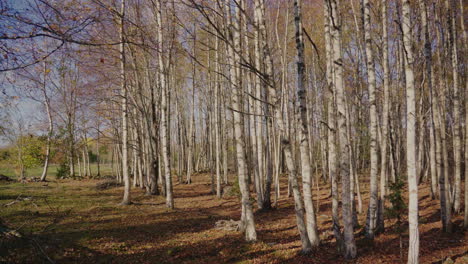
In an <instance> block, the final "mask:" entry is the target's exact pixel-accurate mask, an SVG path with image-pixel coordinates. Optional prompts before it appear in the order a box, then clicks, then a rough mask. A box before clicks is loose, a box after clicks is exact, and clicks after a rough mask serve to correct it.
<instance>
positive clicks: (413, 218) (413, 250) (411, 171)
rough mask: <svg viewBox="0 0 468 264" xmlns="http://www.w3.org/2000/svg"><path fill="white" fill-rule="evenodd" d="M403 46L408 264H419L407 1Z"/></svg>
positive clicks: (412, 81)
mask: <svg viewBox="0 0 468 264" xmlns="http://www.w3.org/2000/svg"><path fill="white" fill-rule="evenodd" d="M402 11H403V18H402V28H403V45H404V49H405V55H406V56H405V60H404V61H405V76H406V78H405V79H406V168H407V174H408V192H409V205H408V211H409V212H408V221H409V246H408V264H416V263H419V230H418V183H417V171H416V97H415V87H414V74H413V63H414V61H413V50H412V47H411V46H412V44H411V43H412V36H411V17H410V15H411V7H410V2H409V0H404V1H403V7H402Z"/></svg>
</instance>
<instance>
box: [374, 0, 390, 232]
mask: <svg viewBox="0 0 468 264" xmlns="http://www.w3.org/2000/svg"><path fill="white" fill-rule="evenodd" d="M381 5H382V38H383V47H382V48H383V52H382V53H383V54H382V65H383V71H384V76H383V90H384V91H383V93H384V98H383V110H382V138H381V141H380V142H381V144H380V146H381V147H380V151H381V152H380V159H381V164H380V201H379V210H378V212H379V215H378V217H377V219H378V223H377V226H376V227H377V228H378V229H379V230H380V231H383V230H384V228H385V222H384V215H385V214H384V211H385V191H386V189H387V179H388V157H389V155H388V145H389V142H388V134H389V109H390V70H389V60H388V17H387V1H386V0H382V2H381Z"/></svg>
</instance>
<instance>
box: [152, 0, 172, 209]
mask: <svg viewBox="0 0 468 264" xmlns="http://www.w3.org/2000/svg"><path fill="white" fill-rule="evenodd" d="M156 5H157V9H158V10H157V13H156V14H157V16H156V20H157V24H158V25H157V35H158V42H159V49H160V50H158V69H159V82H160V87H161V135H160V137H161V148H162V153H161V154H162V156H163V163H164V177H165V179H166V186H165V187H164V188H165V189H166V206H167V207H168V208H171V209H174V197H173V194H172V177H171V160H170V155H169V139H168V129H169V123H168V120H167V117H168V115H167V113H168V104H167V102H168V85H167V83H166V69H165V64H164V60H163V54H162V52H163V51H162V41H163V34H162V31H163V25H162V7H161V0H158V1H156Z"/></svg>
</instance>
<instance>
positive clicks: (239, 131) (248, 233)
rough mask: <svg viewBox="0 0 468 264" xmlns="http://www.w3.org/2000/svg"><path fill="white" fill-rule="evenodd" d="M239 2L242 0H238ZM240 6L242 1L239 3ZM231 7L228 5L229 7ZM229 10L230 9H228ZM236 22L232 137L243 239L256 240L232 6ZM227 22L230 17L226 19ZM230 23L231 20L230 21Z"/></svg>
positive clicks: (238, 17) (238, 34)
mask: <svg viewBox="0 0 468 264" xmlns="http://www.w3.org/2000/svg"><path fill="white" fill-rule="evenodd" d="M240 1H241V2H242V1H243V0H240ZM240 6H242V3H240ZM231 8H232V7H231V6H230V9H231ZM229 12H231V10H229ZM233 13H234V14H235V16H236V20H237V22H236V23H235V24H233V26H234V29H233V32H232V35H233V38H232V41H233V44H234V45H233V46H234V47H231V46H229V53H230V54H229V59H230V60H231V63H230V64H231V67H230V76H231V83H232V86H233V87H232V88H233V89H232V93H233V94H232V109H233V118H234V120H233V121H234V137H235V144H236V156H237V166H238V175H239V178H238V179H239V188H240V191H241V196H242V197H241V204H242V211H243V215H244V217H243V223H242V225H243V228H244V229H245V239H246V241H256V240H257V232H256V231H255V222H254V215H253V209H252V203H251V201H250V190H249V186H248V182H247V162H246V160H245V142H244V126H243V117H242V114H241V113H240V111H242V109H243V107H242V102H241V101H240V100H241V91H242V79H241V76H240V72H241V71H240V65H239V64H240V60H241V59H240V54H239V53H240V52H241V40H240V37H241V32H240V30H241V24H242V22H241V21H240V20H241V19H242V16H241V10H240V7H239V6H237V5H236V6H235V7H234V12H233ZM228 20H229V22H230V21H231V19H230V18H229V19H228ZM230 23H231V22H230Z"/></svg>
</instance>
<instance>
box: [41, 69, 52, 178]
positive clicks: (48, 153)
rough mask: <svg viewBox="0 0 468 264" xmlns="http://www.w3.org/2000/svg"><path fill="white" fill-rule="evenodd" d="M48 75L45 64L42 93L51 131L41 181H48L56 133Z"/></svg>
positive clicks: (49, 131) (48, 134)
mask: <svg viewBox="0 0 468 264" xmlns="http://www.w3.org/2000/svg"><path fill="white" fill-rule="evenodd" d="M46 74H47V68H46V64H45V63H44V83H43V87H42V92H43V94H44V105H45V107H46V112H47V121H48V122H49V130H48V131H47V142H46V154H45V157H44V168H43V169H42V175H41V181H46V177H47V170H48V169H49V159H50V145H51V138H52V133H53V131H54V123H53V122H52V113H51V109H50V99H49V97H48V96H47V90H46V89H47V88H46V79H45V78H46Z"/></svg>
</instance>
